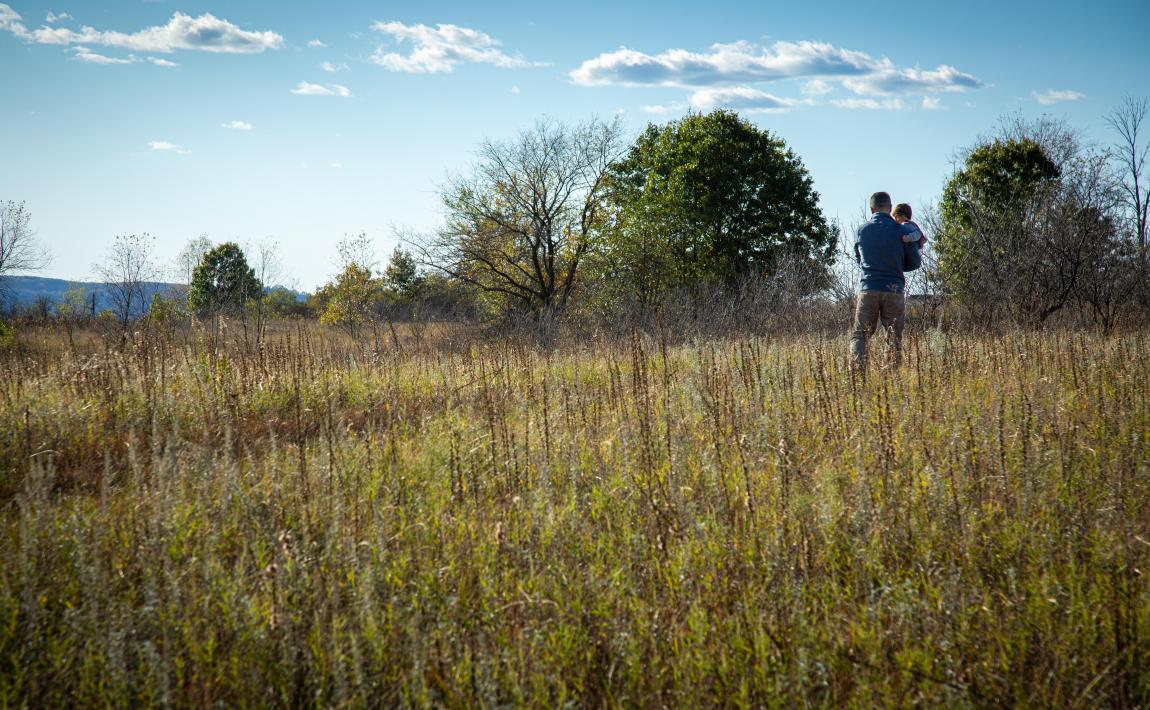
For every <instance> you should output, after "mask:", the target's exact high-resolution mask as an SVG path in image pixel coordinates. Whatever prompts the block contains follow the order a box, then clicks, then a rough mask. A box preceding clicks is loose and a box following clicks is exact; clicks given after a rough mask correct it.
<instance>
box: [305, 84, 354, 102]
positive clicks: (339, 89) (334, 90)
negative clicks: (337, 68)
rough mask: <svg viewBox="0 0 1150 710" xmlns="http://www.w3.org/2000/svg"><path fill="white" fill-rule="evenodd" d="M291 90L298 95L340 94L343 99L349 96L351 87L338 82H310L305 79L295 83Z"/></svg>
mask: <svg viewBox="0 0 1150 710" xmlns="http://www.w3.org/2000/svg"><path fill="white" fill-rule="evenodd" d="M291 92H292V93H293V94H298V95H299V96H341V97H343V98H345V99H346V98H347V97H349V96H351V89H349V88H347V87H346V86H341V85H339V84H312V83H310V82H306V81H301V82H300V83H298V84H296V86H295V88H294V89H292V90H291Z"/></svg>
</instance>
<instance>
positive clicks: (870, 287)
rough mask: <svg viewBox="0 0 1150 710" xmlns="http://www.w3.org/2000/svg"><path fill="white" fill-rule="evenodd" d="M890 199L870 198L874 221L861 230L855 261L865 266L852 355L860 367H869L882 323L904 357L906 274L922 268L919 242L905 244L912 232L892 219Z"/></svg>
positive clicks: (884, 196)
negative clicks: (870, 344)
mask: <svg viewBox="0 0 1150 710" xmlns="http://www.w3.org/2000/svg"><path fill="white" fill-rule="evenodd" d="M890 211H891V200H890V195H889V194H887V193H885V192H876V193H874V194H873V195H871V196H870V212H871V218H870V219H869V220H867V223H866V224H864V225H863V226H862V227H859V230H858V241H856V242H855V259H856V260H857V261H858V263H859V265H860V266H862V290H861V292H860V293H859V296H858V302H857V304H856V305H855V320H854V331H853V333H852V335H851V354H852V355H853V356H854V361H855V363H856V364H858V365H860V366H862V365H865V364H866V346H867V338H869V337H870V336H871V335H872V334H873V333H874V331H875V327H876V326H877V325H878V323H879V321H882V326H883V328H885V329H886V331H887V337H888V338H891V339H892V340H891V347H892V348H893V350H894V360H895V362H896V363H897V362H898V361H899V359H900V356H901V353H902V349H901V348H902V326H903V321H904V319H905V317H906V296H905V295H904V294H903V290H904V289H905V288H906V278H905V277H904V276H903V273H904V272H906V271H914V270H915V269H917V268H918V267H920V266H922V254H921V253H920V252H919V242H917V241H914V242H904V241H903V239H902V237H903V235H904V234H907V233H908V228H907V227H904V226H902V225H900V224H899V223H897V222H895V221H894V218H893V217H891V214H890Z"/></svg>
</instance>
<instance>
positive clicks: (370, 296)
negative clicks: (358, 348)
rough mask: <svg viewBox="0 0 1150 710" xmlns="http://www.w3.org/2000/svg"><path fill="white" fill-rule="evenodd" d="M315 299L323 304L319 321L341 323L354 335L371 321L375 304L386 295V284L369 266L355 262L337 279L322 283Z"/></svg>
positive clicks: (338, 275)
mask: <svg viewBox="0 0 1150 710" xmlns="http://www.w3.org/2000/svg"><path fill="white" fill-rule="evenodd" d="M316 298H317V300H319V302H320V303H322V304H323V313H322V314H321V315H320V317H319V322H320V323H324V324H326V325H338V326H340V327H342V328H345V329H347V330H348V331H349V332H351V333H352V334H355V333H356V332H357V331H358V330H359V329H360V328H361V327H362V326H363V325H365V324H367V323H369V322H370V321H371V319H372V314H373V311H374V309H375V307H376V306H377V305H378V304H379V303H380V302H381V301H382V300H383V298H384V287H383V282H382V280H381V279H379V278H377V277H376V276H374V275H373V274H372V271H371V269H370V268H368V267H366V266H362V265H360V264H357V263H354V262H353V263H349V264H348V265H347V266H345V267H344V269H343V271H342V272H340V273H339V274H337V275H336V277H335V280H334V281H331V282H329V283H327V284H325V285H324V286H322V287H321V288H320V289H319V290H318V291H317V292H316Z"/></svg>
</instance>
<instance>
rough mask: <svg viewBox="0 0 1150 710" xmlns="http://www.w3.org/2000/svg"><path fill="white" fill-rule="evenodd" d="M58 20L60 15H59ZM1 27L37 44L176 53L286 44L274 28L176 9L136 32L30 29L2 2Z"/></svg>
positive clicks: (238, 50)
mask: <svg viewBox="0 0 1150 710" xmlns="http://www.w3.org/2000/svg"><path fill="white" fill-rule="evenodd" d="M56 17H57V19H59V18H60V17H61V16H59V15H57V16H56ZM0 30H6V31H8V32H11V33H12V34H14V35H15V36H16V37H18V38H20V39H22V40H24V41H26V42H34V43H36V44H55V45H70V44H83V45H100V46H104V47H116V48H118V49H128V50H134V51H137V52H163V53H168V52H174V51H176V50H199V51H203V52H221V53H231V54H252V53H256V52H263V51H264V50H267V49H276V48H277V47H280V46H282V45H283V37H282V36H280V35H279V34H277V33H275V32H271V31H263V32H251V31H247V30H242V29H240V28H239V27H237V26H236V25H233V24H232V23H230V22H228V21H227V20H224V19H220V18H218V17H216V16H215V15H212V14H210V13H205V14H203V15H200V16H199V17H192V16H190V15H185V14H183V13H182V12H177V13H175V14H173V15H172V18H171V19H170V20H169V21H168V24H166V25H156V26H153V27H146V28H144V29H142V30H139V31H137V32H131V33H128V32H119V31H115V30H97V29H96V28H94V27H89V26H87V25H85V26H83V27H81V28H80V29H79V31H76V30H71V29H68V28H65V27H40V28H37V29H28V27H27V26H26V25H25V24H24V23H23V22H22V18H21V17H20V15H19V13H17V12H16V11H15V10H13V9H12V8H11V6H9V5H7V4H5V3H0Z"/></svg>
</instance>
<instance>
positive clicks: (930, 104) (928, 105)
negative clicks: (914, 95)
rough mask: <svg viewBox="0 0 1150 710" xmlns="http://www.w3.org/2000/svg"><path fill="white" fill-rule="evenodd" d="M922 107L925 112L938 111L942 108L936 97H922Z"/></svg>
mask: <svg viewBox="0 0 1150 710" xmlns="http://www.w3.org/2000/svg"><path fill="white" fill-rule="evenodd" d="M922 107H923V108H924V109H926V110H927V111H938V110H939V109H941V108H942V99H940V98H938V97H937V96H924V97H922Z"/></svg>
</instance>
